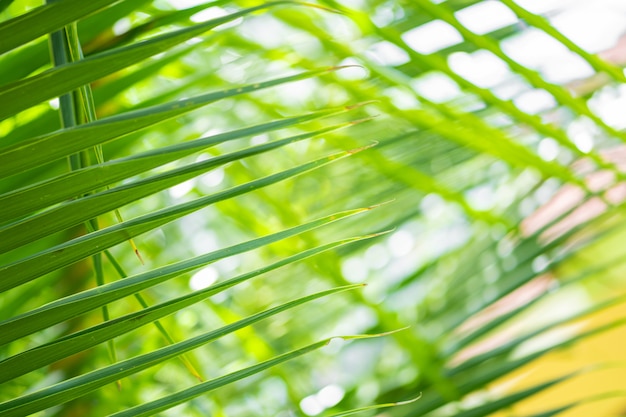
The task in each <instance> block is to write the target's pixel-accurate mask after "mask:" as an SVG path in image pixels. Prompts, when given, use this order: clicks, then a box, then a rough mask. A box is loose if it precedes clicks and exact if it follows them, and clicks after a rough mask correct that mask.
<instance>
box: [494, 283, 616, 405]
mask: <svg viewBox="0 0 626 417" xmlns="http://www.w3.org/2000/svg"><path fill="white" fill-rule="evenodd" d="M625 293H626V291H625ZM619 317H622V318H624V319H626V302H623V303H621V304H618V305H616V306H613V307H611V308H607V309H605V310H602V311H599V312H597V313H595V314H593V315H591V316H589V317H588V318H587V319H585V320H584V321H582V322H580V323H582V324H584V328H583V329H581V330H590V329H593V328H596V327H599V326H602V325H605V324H607V323H610V322H614V321H615V320H616V318H619ZM624 324H625V323H623V324H622V325H621V326H618V327H615V328H613V329H611V330H609V331H606V332H603V333H600V334H598V335H594V336H592V337H590V338H588V339H584V340H582V341H580V342H578V343H576V344H575V345H574V346H572V347H568V348H565V349H561V350H558V351H554V352H552V353H549V354H547V355H545V356H544V357H543V358H541V359H539V360H537V361H535V362H533V363H531V364H529V365H527V366H525V367H523V368H521V369H519V370H518V371H516V372H515V373H513V374H512V375H511V376H510V377H508V378H507V379H506V380H505V381H500V382H499V383H498V384H496V385H500V384H503V383H504V384H509V383H511V382H512V381H515V380H516V379H517V380H518V381H516V382H515V383H513V384H512V385H511V386H509V387H508V389H507V391H508V392H516V391H518V390H522V389H525V388H530V387H532V386H534V385H537V384H541V383H544V382H546V381H548V380H550V379H553V378H558V377H560V376H563V375H566V374H568V373H571V372H575V371H582V372H581V374H580V375H577V376H574V377H573V378H571V379H570V380H567V381H565V382H562V383H560V384H557V385H556V386H554V387H551V388H549V389H548V390H546V391H544V392H542V393H540V394H537V395H535V396H533V397H531V398H529V399H527V400H525V401H521V402H519V403H517V404H516V405H515V406H514V407H512V408H511V409H509V410H507V411H503V412H498V413H496V414H493V416H494V417H500V416H501V417H504V416H507V417H510V416H531V415H534V414H538V413H540V412H545V411H546V410H550V409H553V408H557V407H561V406H565V405H567V404H570V403H573V402H576V401H583V402H585V403H584V404H581V405H579V406H576V407H574V408H572V409H570V410H567V411H565V412H563V413H560V414H558V415H559V417H596V416H597V417H600V416H625V415H626V400H625V399H624V397H623V396H622V397H621V398H619V397H617V393H616V396H615V397H613V398H611V397H610V396H607V397H598V398H597V400H595V401H589V402H587V401H586V400H587V399H592V398H593V397H595V396H600V395H602V394H607V393H611V392H617V391H621V394H622V395H623V394H624V392H625V391H626V360H625V359H626V358H625V352H626V327H624ZM594 365H599V367H598V368H597V369H594V367H593V366H594Z"/></svg>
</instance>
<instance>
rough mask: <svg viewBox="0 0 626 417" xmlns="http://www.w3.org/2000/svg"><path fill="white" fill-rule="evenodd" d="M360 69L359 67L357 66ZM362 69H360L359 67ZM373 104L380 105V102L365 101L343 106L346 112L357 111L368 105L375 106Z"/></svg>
mask: <svg viewBox="0 0 626 417" xmlns="http://www.w3.org/2000/svg"><path fill="white" fill-rule="evenodd" d="M357 66H359V67H360V65H357ZM361 68H362V67H361ZM375 103H380V100H367V101H362V102H360V103H355V104H349V105H347V106H345V108H346V110H352V109H358V108H359V107H364V106H367V105H369V104H375Z"/></svg>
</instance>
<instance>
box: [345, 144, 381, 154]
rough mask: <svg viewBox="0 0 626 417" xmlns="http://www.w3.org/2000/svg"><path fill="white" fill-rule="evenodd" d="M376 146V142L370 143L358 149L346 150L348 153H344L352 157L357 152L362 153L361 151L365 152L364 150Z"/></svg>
mask: <svg viewBox="0 0 626 417" xmlns="http://www.w3.org/2000/svg"><path fill="white" fill-rule="evenodd" d="M376 145H378V142H377V141H376V142H373V143H370V144H369V145H365V146H361V147H359V148H354V149H350V150H348V151H346V152H347V153H348V154H350V155H354V154H355V153H359V152H362V151H364V150H366V149H369V148H373V147H374V146H376Z"/></svg>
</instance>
